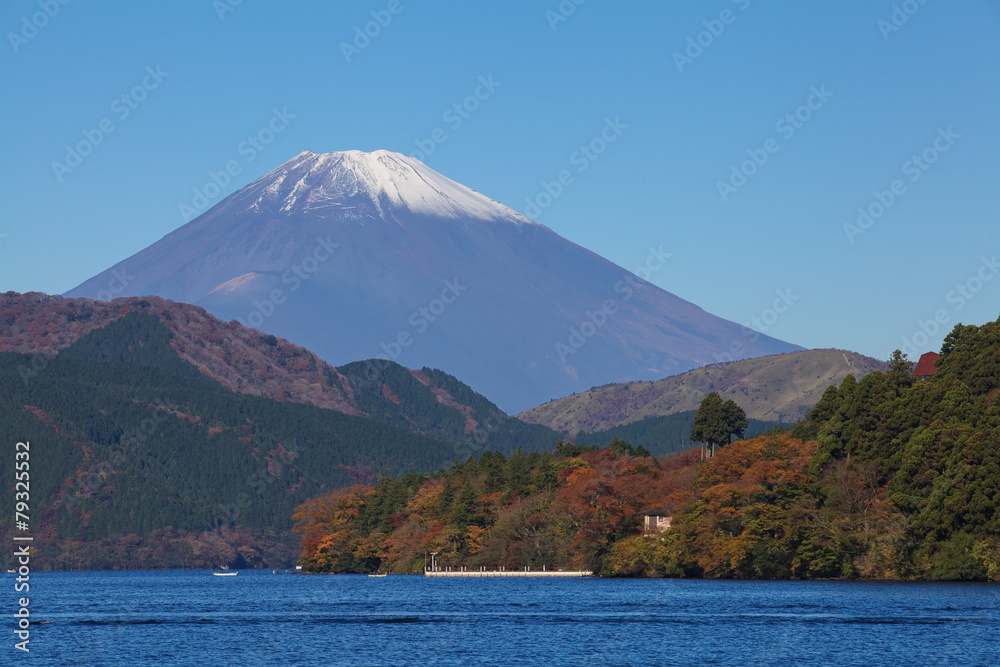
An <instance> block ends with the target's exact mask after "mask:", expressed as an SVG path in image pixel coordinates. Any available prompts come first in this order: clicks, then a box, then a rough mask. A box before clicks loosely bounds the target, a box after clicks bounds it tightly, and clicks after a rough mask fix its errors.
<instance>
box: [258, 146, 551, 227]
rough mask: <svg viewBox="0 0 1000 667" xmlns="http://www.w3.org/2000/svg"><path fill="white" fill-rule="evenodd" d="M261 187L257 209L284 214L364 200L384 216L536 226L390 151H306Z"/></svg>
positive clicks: (268, 176) (262, 181) (265, 179)
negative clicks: (403, 212) (270, 207)
mask: <svg viewBox="0 0 1000 667" xmlns="http://www.w3.org/2000/svg"><path fill="white" fill-rule="evenodd" d="M257 185H263V186H264V188H263V190H262V191H261V192H260V194H259V196H258V199H257V202H256V204H261V203H263V202H264V201H266V200H270V201H272V202H273V201H275V199H277V200H280V208H281V210H283V211H289V210H293V209H297V208H301V209H302V210H316V209H323V208H350V207H351V204H350V202H352V201H356V198H357V197H359V196H360V197H363V198H367V199H369V200H370V202H371V203H372V204H374V206H375V207H376V208H377V209H378V211H379V212H380V213H383V212H385V211H386V210H387V209H391V208H400V207H401V208H406V209H408V210H410V211H412V212H413V213H417V214H423V215H433V216H439V217H444V218H456V219H458V218H475V219H480V220H504V221H508V222H513V223H516V224H537V223H534V222H533V221H532V220H530V219H529V218H526V217H525V216H523V215H521V214H520V213H518V212H516V211H514V210H513V209H510V208H508V207H506V206H504V205H503V204H500V203H499V202H496V201H494V200H492V199H490V198H488V197H485V196H483V195H481V194H479V193H478V192H476V191H474V190H471V189H469V188H467V187H465V186H464V185H461V184H459V183H456V182H455V181H453V180H451V179H450V178H447V177H445V176H443V175H441V174H439V173H438V172H436V171H434V170H433V169H431V168H430V167H428V166H427V165H425V164H424V163H422V162H421V161H419V160H417V159H416V158H413V157H410V156H407V155H402V154H400V153H393V152H391V151H387V150H376V151H372V152H370V153H366V152H364V151H358V150H350V151H343V152H337V153H313V152H312V151H302V152H301V153H299V154H298V155H296V156H295V157H294V158H292V159H291V160H289V161H288V162H286V163H285V164H283V165H281V166H280V167H278V168H277V169H275V170H274V171H272V172H270V173H269V174H266V175H264V176H263V177H261V178H260V179H259V180H258V181H257V182H256V183H254V184H252V185H251V186H250V187H254V186H257Z"/></svg>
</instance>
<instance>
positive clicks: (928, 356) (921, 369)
mask: <svg viewBox="0 0 1000 667" xmlns="http://www.w3.org/2000/svg"><path fill="white" fill-rule="evenodd" d="M940 356H941V355H940V354H938V353H937V352H924V353H923V354H921V355H920V361H918V362H917V365H916V366H915V367H914V369H913V374H914V375H934V373H936V372H937V367H936V366H935V365H934V362H936V361H937V360H938V357H940Z"/></svg>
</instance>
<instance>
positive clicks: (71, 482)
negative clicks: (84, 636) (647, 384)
mask: <svg viewBox="0 0 1000 667" xmlns="http://www.w3.org/2000/svg"><path fill="white" fill-rule="evenodd" d="M143 310H144V309H143V308H142V307H139V308H137V309H136V310H135V311H130V312H128V313H126V314H124V315H122V316H121V317H118V318H117V319H114V320H112V321H111V323H110V324H107V325H105V326H103V327H101V328H95V329H92V330H91V331H90V332H89V333H86V334H84V335H83V336H81V337H79V338H78V339H77V340H76V342H74V343H73V344H72V345H70V346H69V347H66V348H65V349H63V350H62V351H61V353H59V354H58V355H44V356H39V355H25V354H18V353H12V352H2V353H0V429H2V431H3V432H4V433H6V434H8V438H9V443H10V445H9V446H10V447H11V448H13V443H14V442H17V441H18V440H21V441H29V442H30V443H31V498H32V512H33V514H32V516H33V517H34V523H33V529H34V530H35V531H36V534H37V538H36V541H35V545H36V547H37V548H38V549H39V553H40V556H39V558H38V560H37V562H38V563H39V567H42V568H51V569H73V568H109V567H116V568H143V567H149V568H152V567H167V566H169V567H212V566H218V565H219V564H223V563H231V564H237V565H240V564H245V565H256V566H275V567H277V566H283V567H287V566H289V565H290V564H291V563H293V562H294V555H295V550H294V544H293V542H292V540H291V539H290V535H289V532H288V531H289V529H290V527H291V515H292V512H293V509H294V507H295V506H296V505H297V504H299V503H301V502H302V501H303V500H305V499H307V498H309V497H312V496H314V495H316V494H319V493H321V492H323V491H325V490H329V489H333V488H336V487H341V486H346V485H350V484H352V483H356V482H364V481H373V480H374V479H375V478H376V476H377V475H401V474H404V473H409V472H413V471H429V470H435V469H438V468H440V467H442V466H446V465H450V464H451V463H452V462H453V461H455V460H456V459H457V458H466V457H468V455H469V451H468V449H469V448H472V447H476V448H480V449H481V447H482V444H481V443H480V442H479V441H478V440H475V439H471V440H468V441H462V442H455V441H450V440H445V439H442V438H439V437H429V436H427V435H422V434H419V433H415V432H413V430H411V429H410V428H404V427H403V426H397V425H393V424H390V423H386V421H391V419H392V418H395V419H396V420H397V421H399V422H400V423H403V422H405V419H401V418H398V417H392V416H391V415H389V416H386V415H385V414H383V415H382V416H383V417H384V418H383V419H382V420H381V421H380V420H377V419H373V418H371V417H364V416H357V415H347V414H343V413H340V412H336V411H334V410H328V409H323V408H319V407H316V406H311V405H304V404H301V403H296V402H289V401H285V402H280V401H275V400H272V399H269V398H264V397H261V396H253V395H248V394H242V393H237V392H234V391H231V390H230V389H229V388H227V387H225V386H223V384H221V383H220V382H219V381H217V380H215V379H212V378H209V377H207V376H206V375H204V374H203V373H202V372H200V371H199V369H197V368H195V366H193V365H192V364H191V363H189V362H188V361H186V360H184V359H182V358H180V357H179V356H178V354H177V353H176V350H175V349H174V347H172V345H171V344H170V343H171V341H172V339H173V338H174V337H175V336H176V334H175V333H174V332H173V331H171V330H170V329H168V328H167V327H166V326H165V325H164V324H163V322H162V321H161V319H160V318H159V317H156V316H154V315H153V314H150V313H146V312H142V311H143ZM207 344H208V343H206V345H207ZM396 368H397V369H399V367H396ZM397 372H398V373H399V374H400V376H401V377H404V378H405V377H410V378H412V377H413V376H412V375H410V374H409V373H407V372H406V371H405V369H399V370H397ZM424 373H426V374H427V375H428V376H429V378H430V379H429V381H428V384H431V385H432V386H433V382H435V381H437V382H441V383H450V384H451V386H452V389H453V390H454V391H455V392H456V393H460V389H461V387H462V385H460V383H457V381H455V380H453V379H449V378H447V377H435V376H434V372H433V371H425V372H424ZM413 384H414V387H413V391H414V392H416V391H417V387H418V386H419V387H422V388H425V389H426V391H427V393H429V394H430V395H431V396H435V397H436V394H434V393H433V391H432V390H431V389H427V385H425V384H423V383H422V382H419V381H415V382H414V383H413ZM397 386H400V385H397ZM400 393H401V394H402V392H400ZM404 398H409V397H408V396H405V395H403V396H393V397H391V400H389V399H387V402H388V403H390V404H392V405H402V399H404ZM368 401H369V402H368V403H366V407H367V408H368V409H374V408H375V407H378V403H377V402H375V401H373V400H371V399H368ZM396 401H399V403H398V404H397V402H396ZM437 405H442V403H440V402H438V401H434V402H432V403H431V404H429V405H420V406H418V407H417V408H415V409H414V411H413V412H412V414H421V410H426V411H425V412H424V413H422V414H425V415H428V417H427V419H428V420H431V421H433V419H434V418H435V417H434V413H433V408H434V407H435V406H437ZM446 407H447V406H446ZM476 408H479V409H483V410H485V409H488V406H486V405H480V404H477V405H476ZM451 412H457V410H456V409H455V408H454V407H448V413H451ZM397 414H398V413H397ZM476 414H477V413H476V412H472V413H471V414H470V417H471V418H474V417H475V415H476ZM515 422H516V420H515ZM466 423H467V422H466V419H465V417H463V419H462V420H461V421H460V422H459V424H458V426H457V427H456V428H457V431H455V432H457V433H463V432H464V429H465V425H466ZM438 428H439V431H440V432H444V431H445V430H446V429H447V428H448V427H447V426H446V425H445V426H440V427H438ZM526 428H529V429H530V430H531V431H532V432H534V433H536V440H535V441H534V442H535V443H536V444H537V446H539V447H545V448H551V447H552V446H553V444H554V442H555V440H556V439H557V438H556V437H555V435H554V434H549V435H550V436H551V437H547V438H546V437H544V436H543V435H537V434H538V433H539V432H540V431H541V429H539V428H538V427H526ZM505 429H506V430H505ZM453 430H454V429H453ZM510 430H511V429H510V427H509V425H507V424H505V423H502V422H501V423H499V424H498V425H495V426H493V427H492V430H486V431H485V435H486V436H487V437H486V439H487V440H488V439H489V437H490V436H494V437H511V433H510ZM470 434H472V435H475V430H474V429H473V430H471V431H470ZM530 442H531V441H530V440H529V443H530ZM477 451H478V450H477ZM13 466H14V457H13V455H11V456H7V457H2V459H0V475H3V476H5V477H6V478H8V479H13V477H14V469H13ZM7 530H9V528H8V529H7Z"/></svg>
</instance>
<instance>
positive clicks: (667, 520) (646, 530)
mask: <svg viewBox="0 0 1000 667" xmlns="http://www.w3.org/2000/svg"><path fill="white" fill-rule="evenodd" d="M673 514H674V508H673V507H672V506H669V507H662V508H660V509H655V510H646V511H645V512H643V513H642V515H643V517H645V520H644V521H643V530H642V532H643V534H644V535H659V534H660V533H662V532H663V531H665V530H667V529H668V528H670V524H671V522H672V520H673Z"/></svg>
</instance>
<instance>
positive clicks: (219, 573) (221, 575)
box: [212, 572, 239, 577]
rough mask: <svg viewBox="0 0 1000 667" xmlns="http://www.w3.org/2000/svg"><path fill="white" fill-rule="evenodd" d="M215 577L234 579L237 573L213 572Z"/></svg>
mask: <svg viewBox="0 0 1000 667" xmlns="http://www.w3.org/2000/svg"><path fill="white" fill-rule="evenodd" d="M212 574H214V575H215V576H217V577H235V576H236V575H237V574H239V572H213V573H212Z"/></svg>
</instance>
